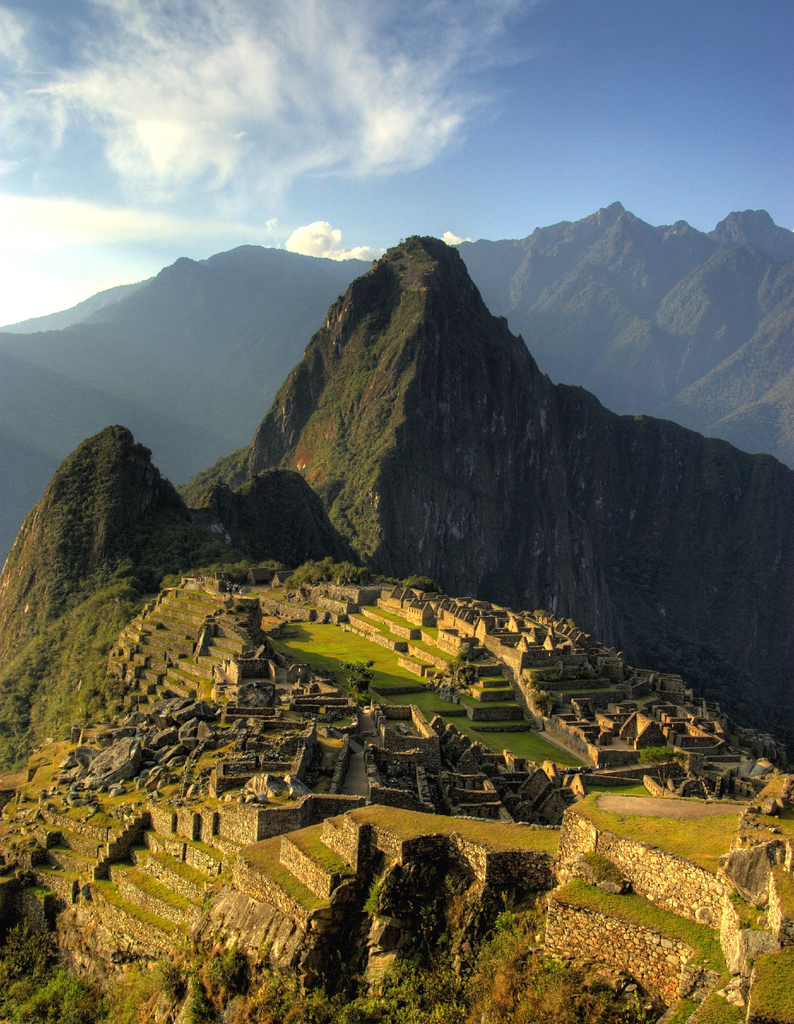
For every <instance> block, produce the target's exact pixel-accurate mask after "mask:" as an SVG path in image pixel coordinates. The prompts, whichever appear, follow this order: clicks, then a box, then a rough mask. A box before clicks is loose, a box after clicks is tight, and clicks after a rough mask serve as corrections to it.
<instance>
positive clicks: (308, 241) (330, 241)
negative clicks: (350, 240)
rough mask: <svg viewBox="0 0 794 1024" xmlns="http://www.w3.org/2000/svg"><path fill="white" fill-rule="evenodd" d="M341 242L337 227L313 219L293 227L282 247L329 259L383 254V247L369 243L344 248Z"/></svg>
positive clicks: (349, 258) (290, 250) (340, 233)
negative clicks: (300, 225) (375, 246)
mask: <svg viewBox="0 0 794 1024" xmlns="http://www.w3.org/2000/svg"><path fill="white" fill-rule="evenodd" d="M341 242H342V232H341V231H340V230H339V228H333V227H331V225H330V224H329V223H328V221H327V220H315V221H313V222H312V223H311V224H304V225H303V227H300V228H295V230H294V231H293V232H292V234H291V235H290V236H289V238H288V239H287V241H286V242H285V243H284V247H285V248H286V249H287V250H288V251H289V252H297V253H300V254H301V255H302V256H325V257H326V258H327V259H331V260H375V259H377V258H378V257H379V256H381V255H383V249H373V248H372V246H369V245H356V246H353V247H352V248H349V249H345V248H343V247H342V244H341Z"/></svg>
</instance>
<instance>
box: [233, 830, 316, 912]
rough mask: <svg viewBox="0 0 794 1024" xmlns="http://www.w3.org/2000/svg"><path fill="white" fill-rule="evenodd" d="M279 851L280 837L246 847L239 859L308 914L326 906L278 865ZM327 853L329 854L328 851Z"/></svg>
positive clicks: (281, 865) (285, 869) (282, 866)
mask: <svg viewBox="0 0 794 1024" xmlns="http://www.w3.org/2000/svg"><path fill="white" fill-rule="evenodd" d="M290 838H292V837H290ZM280 850H281V836H274V837H273V838H272V839H265V840H264V841H263V842H261V843H254V844H253V845H252V846H246V847H245V848H244V849H243V850H242V851H241V852H240V857H241V859H242V860H243V861H245V862H246V863H248V864H249V865H250V866H251V867H252V868H253V869H254V870H255V871H258V872H260V874H263V875H264V876H265V877H266V878H269V879H270V880H271V881H272V882H275V883H276V885H278V886H279V887H280V888H281V889H283V890H284V892H286V893H287V895H288V896H291V897H292V899H294V900H295V902H296V903H298V904H300V906H302V907H303V908H304V909H305V910H307V911H309V912H310V913H311V911H313V910H317V909H318V908H319V907H323V906H326V904H327V902H328V901H327V900H321V899H318V897H317V896H315V895H314V893H313V892H312V891H311V890H310V889H307V888H306V886H305V885H304V884H303V883H302V882H299V881H298V879H297V878H296V877H295V876H294V875H293V874H292V872H291V871H288V870H287V868H285V867H284V865H283V864H281V863H279V853H280ZM328 852H329V853H330V850H329V851H328Z"/></svg>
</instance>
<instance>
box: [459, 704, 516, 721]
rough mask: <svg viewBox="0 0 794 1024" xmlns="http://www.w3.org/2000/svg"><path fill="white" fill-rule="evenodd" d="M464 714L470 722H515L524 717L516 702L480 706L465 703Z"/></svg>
mask: <svg viewBox="0 0 794 1024" xmlns="http://www.w3.org/2000/svg"><path fill="white" fill-rule="evenodd" d="M466 715H467V716H468V718H470V719H471V721H472V722H515V721H520V720H521V719H522V718H523V717H524V712H523V710H522V709H521V707H520V706H519V705H518V704H512V705H511V704H507V703H502V704H491V705H490V706H489V705H487V704H483V705H482V706H480V707H477V706H473V707H472V706H471V705H466Z"/></svg>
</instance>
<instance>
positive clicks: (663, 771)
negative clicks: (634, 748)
mask: <svg viewBox="0 0 794 1024" xmlns="http://www.w3.org/2000/svg"><path fill="white" fill-rule="evenodd" d="M637 760H638V761H639V763H640V764H647V765H649V766H652V767H654V768H655V769H656V771H657V773H658V775H659V781H660V782H661V784H662V785H663V786H664V785H665V783H666V782H667V780H668V779H669V778H671V777H672V775H673V771H674V769H675V766H676V765H680V764H683V762H684V760H685V757H684V755H683V754H682V753H681V751H680V750H671V749H670V747H645V748H644V749H643V750H641V751H640V756H639V757H638V758H637Z"/></svg>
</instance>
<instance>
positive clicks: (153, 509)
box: [0, 427, 229, 768]
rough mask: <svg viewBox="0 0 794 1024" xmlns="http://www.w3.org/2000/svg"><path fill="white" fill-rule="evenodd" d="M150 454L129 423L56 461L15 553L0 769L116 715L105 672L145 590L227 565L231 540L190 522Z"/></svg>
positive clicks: (113, 687)
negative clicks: (68, 732)
mask: <svg viewBox="0 0 794 1024" xmlns="http://www.w3.org/2000/svg"><path fill="white" fill-rule="evenodd" d="M150 454H151V453H150V452H149V450H148V449H147V448H144V447H143V446H142V445H137V444H135V442H134V440H133V438H132V435H131V434H130V432H129V431H128V430H126V429H125V428H123V427H108V428H107V429H106V430H103V431H102V432H101V433H99V434H97V435H96V436H95V437H92V438H89V439H88V440H87V441H84V442H83V443H82V444H81V445H80V446H79V447H78V448H77V449H76V450H75V451H74V452H72V454H71V455H70V456H68V458H66V459H65V460H64V461H63V462H62V463H61V465H60V466H59V468H58V471H57V472H56V474H55V476H54V477H53V479H52V482H51V483H50V485H49V487H48V488H47V490H46V491H45V493H44V496H43V497H42V499H41V501H40V502H39V504H38V505H37V506H36V508H35V509H34V510H33V511H32V512H31V513H30V514H29V515H28V517H27V519H26V520H25V522H24V524H23V526H22V529H21V530H20V533H19V537H18V539H17V542H16V543H15V545H14V547H13V548H12V550H11V552H10V553H9V556H8V560H7V562H6V567H5V575H4V580H5V581H6V583H7V588H6V592H5V593H4V596H3V605H2V613H0V658H2V661H3V669H2V673H0V768H4V767H5V768H7V767H11V766H14V765H17V764H19V763H21V762H22V760H23V759H24V757H25V756H26V755H27V754H28V753H29V752H30V750H31V749H32V747H33V746H35V745H36V743H39V742H41V740H42V739H43V738H44V737H45V736H47V735H50V736H58V735H59V734H61V733H62V731H63V729H64V728H65V726H66V725H67V724H68V723H70V722H72V721H74V720H78V721H86V720H87V719H89V718H94V717H97V718H100V717H107V715H108V714H109V713H111V712H112V711H114V710H116V709H117V708H118V707H119V706H120V700H121V688H120V685H119V683H118V682H117V681H116V680H114V679H110V678H108V677H107V675H106V672H105V666H106V663H107V656H108V653H109V651H110V649H111V647H112V645H113V643H114V642H115V640H116V638H117V637H118V634H119V632H120V631H121V629H122V628H123V626H124V625H125V624H126V623H127V622H129V620H130V619H131V618H132V617H133V616H134V614H135V613H136V611H137V610H138V608H139V607H140V603H141V601H142V599H143V597H144V595H145V594H148V593H151V592H152V591H154V590H155V589H156V588H157V586H158V584H159V581H160V579H161V577H162V576H163V574H164V573H173V572H176V571H178V570H180V569H183V568H187V567H188V566H189V565H191V564H193V565H195V564H205V563H207V562H211V561H212V560H213V559H217V558H218V557H219V556H222V557H223V558H224V559H228V558H229V549H228V548H227V547H226V546H225V545H223V544H220V543H219V542H218V541H215V540H212V539H211V538H210V537H209V535H208V534H207V533H205V532H204V530H202V529H201V528H200V527H199V526H196V525H195V524H194V523H192V522H190V521H189V519H188V517H187V513H186V510H185V508H184V506H183V505H182V503H181V501H180V499H179V497H178V495H177V494H176V491H175V490H174V489H173V487H172V486H171V484H170V483H168V481H167V480H162V479H161V478H160V476H159V474H158V473H157V471H156V470H155V469H154V467H152V466H151V463H150V461H149V456H150ZM146 474H149V476H148V477H147V476H146ZM144 479H149V480H150V483H148V484H146V483H144V482H143V480H144Z"/></svg>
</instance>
